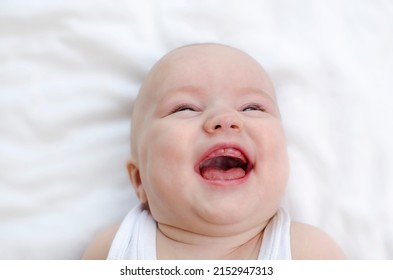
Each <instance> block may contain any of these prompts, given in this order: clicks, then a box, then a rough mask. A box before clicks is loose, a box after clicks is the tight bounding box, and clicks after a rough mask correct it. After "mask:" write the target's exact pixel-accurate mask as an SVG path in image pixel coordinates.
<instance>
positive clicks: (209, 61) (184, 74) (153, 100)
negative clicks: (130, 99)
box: [131, 44, 276, 159]
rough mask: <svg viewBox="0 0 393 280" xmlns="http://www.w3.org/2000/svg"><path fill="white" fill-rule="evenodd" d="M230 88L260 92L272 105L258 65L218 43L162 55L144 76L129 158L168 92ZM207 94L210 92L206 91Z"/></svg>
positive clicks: (272, 94) (266, 79)
mask: <svg viewBox="0 0 393 280" xmlns="http://www.w3.org/2000/svg"><path fill="white" fill-rule="evenodd" d="M233 85H238V86H239V87H244V88H255V89H260V90H261V91H263V92H264V93H266V94H267V95H268V96H269V97H270V98H271V99H272V100H273V101H274V102H276V96H275V91H274V87H273V84H272V82H271V80H270V78H269V77H268V75H267V73H266V72H265V70H264V69H263V68H262V66H261V65H260V64H259V63H258V62H257V61H256V60H255V59H253V58H252V57H251V56H249V55H248V54H246V53H244V52H242V51H240V50H238V49H236V48H232V47H229V46H225V45H220V44H194V45H188V46H184V47H180V48H177V49H175V50H173V51H171V52H169V53H168V54H166V55H165V56H163V57H162V58H161V59H160V60H159V61H158V62H157V63H156V64H155V65H154V66H153V68H152V69H151V70H150V72H149V73H148V75H147V76H146V78H145V80H144V82H143V84H142V86H141V89H140V91H139V94H138V97H137V99H136V101H135V103H134V109H133V114H132V133H131V137H132V139H131V142H132V148H131V149H132V155H133V157H134V159H136V158H137V157H138V156H137V154H138V153H137V147H138V143H139V141H140V138H141V135H143V128H144V127H146V125H148V122H149V120H150V119H151V118H153V117H154V114H155V112H156V107H157V105H158V104H159V103H160V101H161V100H162V98H164V97H165V95H167V94H168V93H170V92H171V91H174V90H176V88H180V87H187V86H191V87H199V86H203V87H206V88H209V89H211V93H212V94H213V93H214V92H217V91H225V90H227V89H228V88H229V87H232V86H233ZM209 91H210V90H209Z"/></svg>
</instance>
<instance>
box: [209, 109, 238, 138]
mask: <svg viewBox="0 0 393 280" xmlns="http://www.w3.org/2000/svg"><path fill="white" fill-rule="evenodd" d="M204 129H205V131H206V132H208V133H216V132H219V131H234V132H240V131H241V130H242V129H243V123H242V121H241V119H240V118H239V116H238V115H237V114H236V112H224V113H219V114H215V115H212V116H211V117H209V118H208V119H207V120H206V122H205V124H204Z"/></svg>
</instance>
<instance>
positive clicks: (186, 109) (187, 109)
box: [171, 104, 198, 114]
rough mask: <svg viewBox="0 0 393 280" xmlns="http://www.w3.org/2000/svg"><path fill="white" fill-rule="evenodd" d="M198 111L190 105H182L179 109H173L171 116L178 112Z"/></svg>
mask: <svg viewBox="0 0 393 280" xmlns="http://www.w3.org/2000/svg"><path fill="white" fill-rule="evenodd" d="M197 110H198V109H197V108H196V107H194V106H192V105H189V104H182V105H179V106H177V107H175V109H173V110H172V111H171V114H174V113H177V112H184V111H197Z"/></svg>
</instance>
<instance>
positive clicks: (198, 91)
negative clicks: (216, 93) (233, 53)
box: [166, 85, 277, 103]
mask: <svg viewBox="0 0 393 280" xmlns="http://www.w3.org/2000/svg"><path fill="white" fill-rule="evenodd" d="M168 92H169V94H168V95H167V96H166V98H170V97H171V96H172V95H175V94H178V93H185V94H190V95H204V94H206V92H205V90H204V89H203V88H202V87H199V86H193V85H185V86H180V87H177V88H175V89H171V90H169V91H168ZM235 92H236V93H237V94H239V95H243V94H256V95H262V96H264V97H266V98H267V99H269V100H270V101H271V102H273V103H276V102H277V101H276V98H275V95H274V94H269V93H267V92H266V91H264V90H262V89H260V88H257V87H239V88H238V89H236V90H235Z"/></svg>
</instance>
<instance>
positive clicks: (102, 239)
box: [82, 224, 120, 260]
mask: <svg viewBox="0 0 393 280" xmlns="http://www.w3.org/2000/svg"><path fill="white" fill-rule="evenodd" d="M119 227H120V224H115V225H112V226H110V227H107V228H106V229H103V230H102V231H100V232H99V233H97V235H96V236H95V237H94V238H93V240H92V241H91V242H90V244H89V245H88V247H87V249H86V251H85V252H84V254H83V257H82V259H84V260H105V259H106V258H107V256H108V253H109V249H110V248H111V245H112V241H113V239H114V238H115V235H116V232H117V231H118V229H119Z"/></svg>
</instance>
